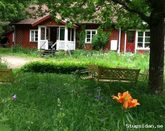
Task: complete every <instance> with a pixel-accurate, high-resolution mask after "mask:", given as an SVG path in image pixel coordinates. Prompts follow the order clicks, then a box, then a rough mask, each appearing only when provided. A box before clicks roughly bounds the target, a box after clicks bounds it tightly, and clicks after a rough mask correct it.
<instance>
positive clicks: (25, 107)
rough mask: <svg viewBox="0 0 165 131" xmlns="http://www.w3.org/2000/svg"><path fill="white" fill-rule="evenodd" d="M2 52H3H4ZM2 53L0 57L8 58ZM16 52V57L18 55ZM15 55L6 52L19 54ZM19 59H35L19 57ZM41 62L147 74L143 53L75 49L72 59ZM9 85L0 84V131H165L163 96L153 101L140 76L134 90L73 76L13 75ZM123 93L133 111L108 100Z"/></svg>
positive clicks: (60, 57)
mask: <svg viewBox="0 0 165 131" xmlns="http://www.w3.org/2000/svg"><path fill="white" fill-rule="evenodd" d="M7 50H8V51H7ZM10 53H11V52H10V51H9V49H6V52H3V53H1V49H0V55H9V54H10ZM19 53H20V52H19ZM19 53H18V52H15V53H12V54H13V55H16V56H17V55H19ZM21 54H22V55H20V56H23V57H24V56H26V57H31V56H33V57H40V56H39V55H38V54H36V56H34V55H31V54H28V53H26V54H25V53H21ZM40 62H41V63H44V62H45V63H51V64H54V65H63V66H67V65H76V66H84V67H85V66H86V65H88V64H96V65H101V66H105V67H129V68H140V69H141V72H142V73H143V72H145V71H146V70H147V69H148V54H135V55H133V54H117V53H115V52H108V53H103V52H96V51H91V52H87V51H80V50H77V51H75V52H73V53H72V55H71V56H70V55H66V54H65V53H64V52H58V53H57V54H56V55H55V56H53V57H48V56H46V57H44V60H43V61H40ZM14 75H15V81H14V83H12V84H0V131H1V130H2V131H127V130H128V131H132V130H133V131H134V130H136V131H155V130H158V131H159V130H160V131H161V130H162V131H164V129H165V94H163V95H162V96H155V95H152V94H150V91H149V89H148V88H147V79H146V77H145V76H144V75H143V76H140V78H139V81H138V83H137V85H136V86H133V85H131V84H126V83H96V82H95V81H92V80H81V79H79V78H78V77H77V76H76V75H75V74H74V73H72V74H61V73H60V74H56V73H34V72H22V69H21V70H16V71H15V74H14ZM124 91H129V92H130V94H131V95H132V97H133V98H135V99H138V102H139V103H140V105H139V106H137V107H135V108H130V109H123V108H122V105H121V104H120V103H117V102H116V101H115V100H113V99H112V95H117V94H118V93H119V92H124Z"/></svg>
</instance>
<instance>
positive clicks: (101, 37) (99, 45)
mask: <svg viewBox="0 0 165 131" xmlns="http://www.w3.org/2000/svg"><path fill="white" fill-rule="evenodd" d="M108 41H109V33H107V32H104V31H103V30H102V29H99V30H98V33H97V34H96V35H94V37H93V39H92V44H93V48H94V49H96V50H100V49H103V48H104V47H105V45H106V44H107V42H108Z"/></svg>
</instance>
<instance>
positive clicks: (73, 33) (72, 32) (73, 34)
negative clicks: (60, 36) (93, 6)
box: [72, 29, 74, 41]
mask: <svg viewBox="0 0 165 131" xmlns="http://www.w3.org/2000/svg"><path fill="white" fill-rule="evenodd" d="M72 41H74V29H72Z"/></svg>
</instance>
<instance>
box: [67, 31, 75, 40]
mask: <svg viewBox="0 0 165 131" xmlns="http://www.w3.org/2000/svg"><path fill="white" fill-rule="evenodd" d="M68 41H74V29H71V28H68Z"/></svg>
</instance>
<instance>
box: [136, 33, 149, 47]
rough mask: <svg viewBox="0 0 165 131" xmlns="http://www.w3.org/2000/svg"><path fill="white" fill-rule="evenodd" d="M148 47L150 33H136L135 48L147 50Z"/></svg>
mask: <svg viewBox="0 0 165 131" xmlns="http://www.w3.org/2000/svg"><path fill="white" fill-rule="evenodd" d="M149 46H150V32H149V31H146V32H142V31H138V39H137V48H138V49H149Z"/></svg>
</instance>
